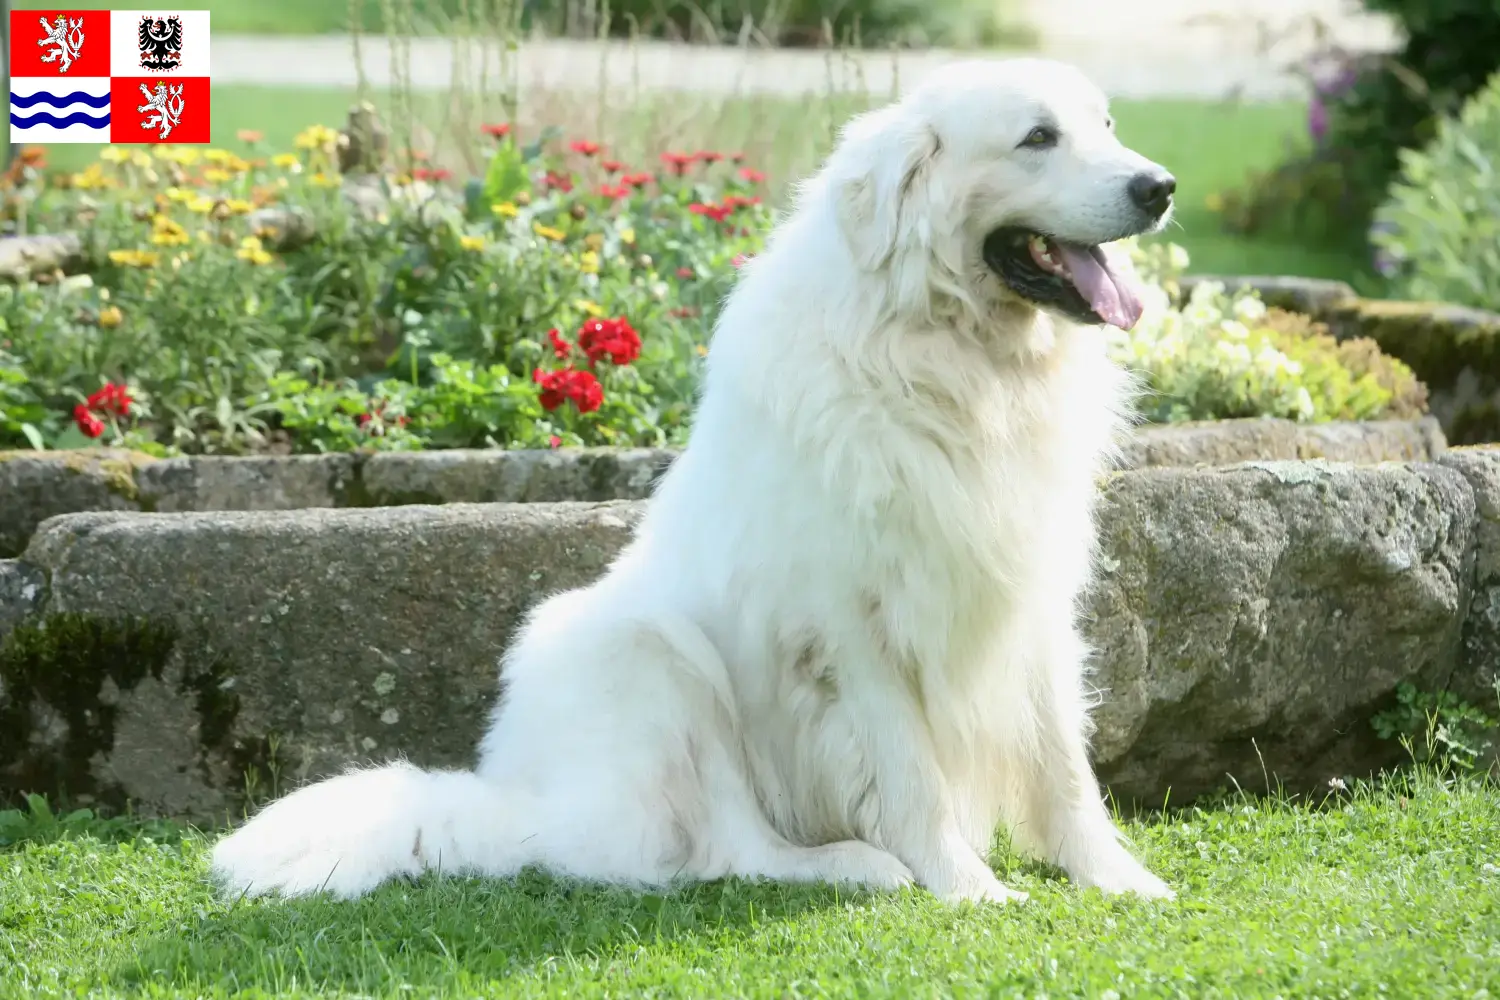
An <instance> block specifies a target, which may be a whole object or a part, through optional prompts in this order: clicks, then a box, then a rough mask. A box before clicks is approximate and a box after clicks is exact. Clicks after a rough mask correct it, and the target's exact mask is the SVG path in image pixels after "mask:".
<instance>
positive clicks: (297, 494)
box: [0, 419, 1445, 558]
mask: <svg viewBox="0 0 1500 1000" xmlns="http://www.w3.org/2000/svg"><path fill="white" fill-rule="evenodd" d="M1444 447H1445V442H1444V440H1443V435H1442V431H1441V430H1440V429H1439V427H1438V425H1437V421H1436V420H1433V419H1427V420H1421V421H1411V422H1408V421H1372V422H1367V423H1353V424H1312V425H1306V424H1295V423H1292V422H1290V421H1286V420H1225V421H1214V422H1207V423H1201V424H1179V425H1173V426H1166V427H1142V428H1140V429H1139V430H1138V431H1137V432H1136V433H1135V434H1134V435H1133V437H1132V438H1131V440H1130V442H1129V443H1128V445H1127V446H1126V449H1125V456H1124V465H1125V466H1126V467H1127V468H1144V467H1147V466H1158V465H1198V464H1204V465H1217V464H1223V463H1226V462H1239V461H1245V460H1247V459H1257V458H1264V459H1292V458H1329V459H1335V460H1340V461H1351V462H1379V461H1398V460H1417V459H1432V458H1435V457H1437V456H1438V455H1439V454H1441V453H1442V451H1443V449H1444ZM674 457H675V455H674V453H673V452H671V451H665V450H654V449H578V450H574V449H568V450H564V451H433V452H401V453H387V454H375V455H353V454H344V455H295V456H286V457H266V458H173V459H164V460H160V461H158V460H154V459H151V458H149V457H147V456H144V455H139V454H132V453H129V452H119V451H107V450H95V451H76V452H54V453H36V452H0V558H5V557H10V556H15V555H18V554H20V553H21V551H22V550H24V549H25V547H26V542H27V540H28V539H29V538H30V537H31V533H32V532H33V531H34V530H35V529H36V526H37V525H39V524H41V523H42V522H43V521H44V520H46V519H47V518H49V517H53V516H56V515H59V514H72V513H79V512H83V511H108V510H133V511H148V512H152V511H154V512H161V513H168V512H185V511H212V510H298V509H302V508H309V507H381V506H397V505H403V504H414V503H418V504H421V503H426V504H437V503H501V502H521V503H532V502H539V501H562V500H588V501H603V500H636V499H641V498H643V497H645V496H647V495H648V493H649V492H650V488H651V484H652V483H653V482H654V481H655V479H656V477H657V476H658V475H660V473H661V472H662V471H663V470H664V469H665V468H666V467H667V466H668V465H669V464H670V463H671V461H672V459H673V458H674Z"/></svg>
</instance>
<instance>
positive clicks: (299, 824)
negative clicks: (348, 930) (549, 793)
mask: <svg viewBox="0 0 1500 1000" xmlns="http://www.w3.org/2000/svg"><path fill="white" fill-rule="evenodd" d="M509 798H510V797H509V796H505V795H502V793H501V792H500V791H499V790H498V789H496V788H495V787H494V786H493V785H490V784H489V783H487V782H485V781H483V780H481V779H480V778H479V777H478V776H477V775H475V774H473V773H472V772H468V771H423V770H421V769H419V768H416V767H414V766H412V765H411V764H408V763H405V762H402V763H396V764H388V765H386V766H384V767H379V768H375V769H371V770H357V771H351V772H349V773H347V774H343V775H340V776H339V777H336V778H330V779H328V780H327V781H322V782H319V783H317V784H314V785H308V786H307V787H305V788H301V789H298V790H297V791H295V792H293V793H292V794H291V795H288V796H287V797H286V798H284V799H281V800H279V801H277V802H274V803H272V804H271V805H270V806H268V807H266V808H265V809H264V810H262V811H261V812H260V813H259V814H258V815H256V816H255V817H254V818H253V819H251V820H250V822H248V823H246V824H245V825H244V826H243V827H241V828H240V829H238V830H236V831H235V832H234V833H232V834H230V835H229V836H228V837H226V838H225V839H223V840H221V841H220V842H219V843H218V844H217V845H216V846H215V847H214V851H213V859H212V871H213V875H214V877H215V879H216V880H217V881H218V882H219V884H220V885H221V886H222V887H223V888H224V889H225V890H226V891H227V892H229V893H232V894H235V895H241V894H243V895H252V896H258V895H265V894H269V893H273V892H276V893H280V894H281V895H283V896H306V895H311V894H314V893H318V892H328V893H330V894H332V895H334V896H338V897H341V898H345V899H349V898H353V897H355V896H359V895H361V894H363V893H366V892H369V891H370V890H371V889H373V888H375V887H376V886H377V885H379V884H381V883H382V882H384V881H386V880H387V879H389V878H392V877H393V876H397V875H408V876H415V875H419V874H421V873H422V872H423V871H425V870H427V869H437V870H440V871H450V872H455V873H472V874H486V875H507V874H513V873H515V872H517V871H519V870H520V869H521V868H522V867H523V866H524V865H525V864H527V863H528V862H529V861H530V860H531V859H530V858H529V857H527V855H526V851H525V842H526V840H527V839H528V838H527V837H526V836H525V834H524V832H522V831H519V830H518V829H516V825H515V820H514V819H513V817H515V816H516V815H517V811H516V807H517V806H519V805H521V804H520V803H517V802H515V801H513V800H511V801H502V799H509ZM522 809H523V810H524V806H522ZM523 814H524V812H523Z"/></svg>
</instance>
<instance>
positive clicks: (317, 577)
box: [0, 457, 1496, 820]
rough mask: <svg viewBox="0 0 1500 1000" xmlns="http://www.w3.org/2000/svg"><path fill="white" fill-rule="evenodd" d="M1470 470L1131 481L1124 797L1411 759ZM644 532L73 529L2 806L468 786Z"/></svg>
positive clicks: (38, 630)
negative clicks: (560, 611)
mask: <svg viewBox="0 0 1500 1000" xmlns="http://www.w3.org/2000/svg"><path fill="white" fill-rule="evenodd" d="M1475 462H1477V460H1474V461H1471V459H1470V458H1468V457H1460V458H1458V459H1456V460H1450V462H1449V464H1450V465H1453V466H1454V467H1452V468H1445V467H1443V466H1439V465H1432V464H1415V465H1394V464H1392V465H1381V466H1375V467H1367V468H1360V467H1354V466H1343V465H1330V464H1327V463H1323V462H1282V463H1277V462H1267V463H1254V464H1251V465H1245V466H1239V467H1234V468H1229V469H1197V470H1187V469H1175V470H1169V469H1159V470H1146V471H1140V472H1126V473H1120V474H1117V475H1115V476H1113V477H1111V479H1110V481H1109V484H1108V486H1107V499H1108V501H1109V502H1108V503H1107V504H1106V507H1105V510H1104V513H1103V520H1102V528H1103V552H1102V556H1101V561H1100V565H1101V575H1100V578H1099V580H1098V582H1097V584H1096V586H1095V588H1094V589H1093V591H1092V593H1091V594H1090V597H1089V601H1088V608H1089V610H1090V612H1091V620H1090V624H1089V626H1088V630H1089V632H1090V636H1091V638H1092V640H1093V641H1094V643H1095V645H1096V647H1097V649H1098V651H1099V657H1098V670H1097V674H1096V677H1095V682H1096V683H1097V684H1098V685H1099V686H1100V687H1101V688H1102V689H1104V690H1105V691H1106V697H1105V700H1104V702H1103V704H1102V706H1101V707H1100V709H1099V710H1098V712H1097V720H1098V723H1099V730H1098V734H1097V737H1096V749H1097V757H1098V762H1099V767H1100V774H1101V776H1102V777H1103V778H1104V779H1106V780H1107V782H1108V783H1109V784H1110V787H1111V789H1112V790H1113V791H1114V792H1115V793H1116V795H1117V796H1119V797H1120V798H1121V799H1123V800H1125V801H1140V802H1143V803H1157V802H1160V801H1161V800H1162V799H1163V797H1164V796H1165V795H1166V794H1167V792H1168V789H1170V790H1171V797H1172V801H1174V802H1183V801H1186V800H1188V799H1191V798H1192V797H1193V796H1194V795H1197V794H1199V793H1202V792H1205V791H1209V790H1211V789H1214V788H1217V787H1220V786H1225V785H1228V784H1229V783H1230V781H1231V779H1232V780H1233V781H1237V782H1239V783H1240V784H1241V785H1244V786H1247V787H1253V788H1260V787H1262V781H1263V779H1262V777H1261V776H1262V773H1263V771H1262V768H1264V769H1265V770H1264V773H1265V774H1268V775H1269V776H1270V778H1271V780H1272V781H1281V782H1283V783H1285V784H1286V786H1287V787H1289V788H1298V789H1305V788H1308V787H1312V786H1315V785H1320V784H1322V783H1323V782H1326V781H1327V779H1329V778H1330V777H1334V776H1348V775H1353V774H1363V773H1367V772H1368V771H1369V770H1370V769H1372V768H1374V767H1378V766H1382V765H1385V764H1391V763H1396V762H1399V761H1400V760H1401V759H1402V753H1403V751H1402V750H1401V749H1400V747H1398V746H1396V745H1394V744H1391V743H1383V742H1380V741H1378V740H1377V739H1376V736H1375V733H1374V730H1373V728H1372V727H1371V725H1370V718H1371V716H1372V715H1373V714H1374V713H1375V712H1376V711H1379V710H1380V709H1382V708H1384V707H1386V706H1387V705H1388V704H1389V702H1390V699H1391V696H1392V692H1393V691H1394V689H1395V687H1396V685H1397V684H1398V683H1400V682H1401V681H1406V680H1410V681H1413V682H1414V683H1416V684H1417V685H1418V686H1420V687H1423V688H1425V689H1429V690H1431V689H1438V688H1442V687H1444V686H1445V685H1447V684H1448V683H1449V682H1450V679H1451V675H1452V674H1453V673H1454V670H1455V666H1456V665H1457V664H1458V663H1459V662H1460V660H1461V658H1462V657H1464V656H1467V657H1469V659H1468V660H1466V661H1464V662H1472V661H1473V657H1474V656H1476V655H1487V654H1483V653H1482V652H1481V653H1476V652H1475V649H1476V648H1477V647H1473V646H1471V647H1469V649H1468V651H1467V652H1461V650H1460V642H1461V639H1469V640H1473V639H1475V636H1476V633H1474V632H1473V631H1472V630H1471V631H1470V632H1467V633H1465V632H1464V631H1463V628H1464V614H1465V611H1466V610H1468V609H1469V608H1470V607H1471V606H1473V607H1479V606H1480V605H1478V604H1477V603H1475V602H1474V601H1473V600H1472V597H1473V593H1471V591H1472V590H1473V580H1474V566H1475V563H1474V558H1475V551H1476V550H1475V542H1476V527H1475V526H1476V524H1478V525H1479V528H1478V530H1479V531H1480V532H1481V533H1486V532H1488V533H1493V531H1494V529H1495V527H1496V525H1495V523H1494V519H1493V513H1491V514H1488V515H1484V517H1488V518H1489V519H1490V520H1488V521H1485V520H1478V521H1476V515H1475V498H1474V487H1472V486H1471V485H1470V483H1471V482H1475V481H1482V482H1483V483H1489V484H1491V485H1493V480H1492V479H1489V478H1485V477H1490V476H1493V475H1494V468H1493V467H1492V466H1483V467H1480V466H1478V465H1476V464H1475ZM1476 470H1478V471H1476ZM1476 476H1479V480H1476V478H1475V477H1476ZM1466 477H1467V478H1466ZM1486 488H1489V487H1486ZM1484 502H1485V503H1486V504H1490V506H1488V507H1485V508H1484V509H1485V510H1491V511H1492V509H1493V498H1491V499H1489V500H1486V501H1484ZM638 511H639V505H638V504H632V503H612V504H603V505H585V504H557V505H553V504H519V505H510V504H496V505H468V504H450V505H447V506H443V507H434V506H406V507H394V508H382V509H375V510H349V511H337V510H326V509H324V510H302V511H288V512H280V513H275V514H270V513H209V514H182V515H160V514H156V515H152V514H138V515H130V514H79V515H71V516H67V517H62V518H58V519H55V520H53V521H50V522H49V523H48V524H46V525H45V526H44V527H43V528H42V530H41V531H40V532H39V533H38V534H37V536H36V538H35V539H34V540H33V543H32V545H31V547H30V548H29V549H28V551H27V553H26V556H25V558H24V560H22V561H20V562H15V563H10V564H0V566H3V569H0V580H4V579H6V578H10V579H19V580H23V581H36V580H38V579H39V578H45V582H46V584H47V586H46V589H45V591H44V600H43V601H42V602H41V603H40V604H38V602H37V600H36V599H35V598H32V599H30V601H29V603H26V604H25V605H24V606H23V607H22V609H21V611H20V612H19V613H17V612H15V611H11V612H9V613H8V617H7V618H6V620H8V621H10V622H11V627H10V631H9V634H8V636H3V637H0V685H3V690H0V794H6V793H14V792H16V791H19V790H22V789H26V790H41V791H48V792H53V793H56V792H59V791H66V792H69V793H71V794H73V795H74V796H75V797H76V796H77V795H80V794H82V795H89V796H95V797H98V798H100V799H102V800H104V801H106V802H109V803H114V804H118V803H120V802H123V801H125V800H127V799H128V800H132V801H133V802H134V803H135V804H136V806H137V807H138V808H140V809H142V810H145V811H151V812H165V813H171V814H175V815H181V816H185V817H188V818H193V819H205V820H213V819H218V818H222V816H223V815H224V813H225V811H226V810H227V811H230V812H233V811H234V810H236V809H237V808H238V807H239V805H240V804H241V799H242V797H243V796H244V794H245V791H246V786H247V780H248V781H249V783H250V785H251V787H252V790H258V791H262V792H264V791H269V790H271V786H273V785H274V786H277V787H278V788H281V787H285V786H286V785H288V784H291V783H296V782H299V781H301V780H303V779H306V778H311V777H317V776H320V775H324V774H328V773H331V772H334V771H337V770H339V769H340V768H341V767H342V766H344V765H345V764H347V763H348V762H351V761H358V760H368V759H383V758H387V757H389V756H391V755H394V754H397V753H404V754H407V755H409V756H410V757H411V758H412V759H413V760H415V761H416V762H418V763H421V764H427V765H463V764H465V763H467V762H469V761H470V760H471V754H472V752H473V748H474V744H475V741H476V739H477V737H478V736H479V734H480V732H481V729H482V725H483V720H484V717H485V715H486V712H487V709H488V707H489V705H490V704H491V702H492V700H493V698H494V696H495V693H496V676H495V672H496V666H495V664H496V661H497V659H498V656H499V654H500V652H501V650H502V649H503V647H504V645H505V643H506V642H507V641H508V639H509V637H510V636H511V635H512V634H513V630H514V628H515V627H516V626H517V624H518V623H519V621H520V620H521V616H522V614H523V613H524V611H525V610H526V609H527V608H529V607H530V606H532V605H534V603H535V602H536V601H538V600H539V599H541V598H542V597H543V596H544V595H546V594H548V593H551V592H555V591H556V590H558V589H562V588H567V587H573V586H577V585H580V584H583V583H586V582H588V581H590V580H592V579H594V578H595V577H596V576H597V575H598V574H599V573H600V572H601V571H602V570H603V568H604V567H605V566H606V565H607V563H608V562H609V560H610V559H611V558H612V556H613V555H614V554H615V553H616V552H617V551H618V550H619V548H620V547H621V546H622V545H623V544H624V542H625V541H626V539H627V537H628V534H629V525H630V524H631V523H632V522H633V520H634V518H635V517H636V516H637V514H638ZM1484 537H1485V538H1489V534H1485V535H1484ZM1486 565H1488V564H1486ZM23 585H24V584H23ZM15 589H16V588H15V587H14V586H11V587H9V588H8V589H7V588H6V587H5V586H4V585H3V584H0V595H4V594H6V593H10V592H13V591H14V590H15ZM3 600H4V598H3V596H0V602H3ZM0 606H3V603H0ZM0 614H6V613H4V612H0ZM1486 635H1489V636H1490V637H1491V638H1490V639H1486V638H1485V637H1484V636H1479V639H1480V640H1482V641H1491V640H1492V638H1493V633H1487V634H1486ZM247 776H248V779H247Z"/></svg>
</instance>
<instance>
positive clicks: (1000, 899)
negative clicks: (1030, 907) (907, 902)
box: [928, 857, 1031, 903]
mask: <svg viewBox="0 0 1500 1000" xmlns="http://www.w3.org/2000/svg"><path fill="white" fill-rule="evenodd" d="M928 889H929V890H931V892H932V894H933V895H935V896H937V897H938V898H939V899H941V900H943V902H945V903H1024V902H1026V901H1027V900H1028V899H1030V898H1031V897H1030V896H1028V895H1027V894H1026V893H1024V892H1019V891H1017V890H1015V889H1012V888H1010V887H1009V886H1008V885H1006V884H1005V883H1004V882H1001V881H1000V880H999V879H998V878H996V877H995V873H994V872H993V871H992V870H991V869H990V866H989V865H987V864H985V863H984V862H982V861H980V860H979V859H978V857H975V859H974V861H973V863H971V864H964V865H962V866H961V867H959V868H958V870H957V872H956V873H955V874H954V875H953V876H952V877H950V878H948V879H945V880H943V881H942V882H939V883H936V884H929V885H928Z"/></svg>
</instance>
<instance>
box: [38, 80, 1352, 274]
mask: <svg viewBox="0 0 1500 1000" xmlns="http://www.w3.org/2000/svg"><path fill="white" fill-rule="evenodd" d="M352 100H353V95H352V94H351V93H350V92H348V91H344V90H329V89H324V90H317V89H312V90H305V89H298V90H290V91H289V90H284V89H280V88H275V87H247V86H216V87H215V88H214V91H213V118H214V142H215V143H216V144H219V145H224V146H229V147H231V148H238V146H237V144H236V140H235V133H236V132H237V131H238V130H240V129H247V128H248V129H255V130H258V131H261V132H263V133H265V136H266V142H267V145H268V146H269V147H270V148H273V149H284V148H288V147H289V146H290V143H291V139H292V136H293V135H295V134H296V133H297V132H298V131H300V130H301V129H302V128H304V127H306V126H307V125H311V124H314V123H323V124H328V125H333V126H338V125H340V124H342V122H343V121H344V117H345V114H346V113H347V111H348V108H349V105H350V103H351V101H352ZM600 100H601V98H600V97H599V96H598V95H594V94H570V95H556V94H551V95H537V96H536V97H534V98H532V99H529V100H528V101H527V103H526V104H524V105H523V107H522V118H523V119H525V120H526V123H527V124H532V125H538V124H558V125H561V126H562V127H564V128H565V130H566V131H567V132H568V133H569V134H571V135H587V136H590V137H592V138H596V139H601V140H603V141H604V142H606V143H607V144H609V145H610V146H611V147H612V148H613V149H614V151H615V152H616V154H617V155H621V156H622V158H625V159H628V160H635V161H637V162H642V163H654V162H655V157H656V154H657V153H659V152H660V151H662V150H665V149H669V148H696V147H705V146H708V147H714V148H718V149H725V150H727V149H742V150H745V151H747V152H748V153H749V154H750V157H751V161H752V162H753V163H755V164H756V165H757V166H759V167H761V168H762V169H764V170H765V171H766V172H767V173H768V174H769V175H770V176H771V178H772V181H773V184H776V185H777V186H778V187H779V189H780V190H781V191H782V192H784V190H785V186H786V183H787V182H788V181H790V180H792V179H794V178H796V177H798V176H801V175H803V174H805V173H806V172H808V171H810V170H812V169H813V168H815V166H816V164H817V163H818V161H819V160H820V159H821V158H822V157H823V156H824V155H825V154H826V152H827V150H828V148H829V145H830V144H831V142H832V136H833V133H834V130H835V129H836V127H837V126H838V124H839V123H841V122H842V121H844V120H845V119H846V118H847V117H848V116H849V115H850V114H852V113H854V112H855V111H857V110H858V109H859V108H860V107H861V106H862V105H866V104H868V103H869V98H866V97H864V96H862V95H856V94H848V95H839V96H835V97H833V98H822V99H819V100H816V101H814V102H812V106H811V107H809V106H808V105H805V104H791V103H788V102H786V101H783V100H779V99H775V100H773V99H769V98H755V97H749V96H746V97H740V98H736V99H733V100H731V101H727V102H725V101H718V100H714V101H709V100H705V99H697V100H696V101H695V99H693V98H691V97H684V96H682V95H672V96H671V97H669V98H663V97H659V96H647V97H635V98H632V97H630V96H629V95H626V96H624V97H623V98H619V97H617V98H612V100H613V101H615V102H616V103H615V104H614V105H613V106H610V107H601V106H600V103H599V102H600ZM376 101H377V103H383V104H387V105H389V100H388V99H387V98H386V95H384V94H377V95H376ZM456 103H457V102H455V101H453V100H452V98H451V97H450V96H448V95H426V96H422V97H420V98H419V99H418V102H417V105H416V106H417V109H418V110H417V112H416V114H415V115H414V116H413V117H414V118H415V120H416V122H417V123H418V126H417V128H418V131H419V132H422V133H424V135H422V136H421V137H419V138H418V140H417V145H419V146H422V147H424V148H433V147H434V146H436V147H437V148H439V150H441V149H443V148H456V146H457V144H456V143H455V142H453V141H452V140H453V139H454V138H455V137H456V136H459V135H464V136H472V135H474V134H476V126H477V123H470V124H460V122H459V119H461V118H463V117H464V115H465V114H466V113H467V114H468V115H469V117H472V116H473V115H474V114H475V113H476V112H473V111H472V110H471V109H470V110H467V112H466V111H465V110H464V109H459V110H455V104H456ZM1115 111H1116V117H1117V119H1118V122H1119V126H1118V127H1119V132H1120V135H1121V136H1122V138H1123V139H1124V140H1125V141H1126V142H1127V143H1129V144H1130V145H1132V146H1133V147H1135V148H1136V149H1139V150H1140V151H1141V152H1142V153H1144V154H1145V155H1147V156H1150V157H1152V158H1153V159H1156V160H1157V161H1159V162H1160V163H1162V164H1164V165H1165V166H1166V167H1168V169H1170V170H1172V172H1173V173H1175V174H1176V175H1177V178H1178V185H1179V186H1178V211H1177V215H1176V220H1177V221H1176V224H1175V226H1174V227H1173V228H1172V229H1170V230H1169V231H1168V232H1167V233H1166V234H1165V238H1167V239H1171V240H1173V241H1175V242H1177V243H1180V244H1182V245H1183V246H1185V247H1186V248H1187V249H1188V251H1189V253H1190V254H1191V256H1192V260H1193V270H1195V271H1198V272H1202V273H1239V274H1246V273H1259V274H1301V275H1307V276H1315V277H1332V278H1343V279H1346V280H1349V279H1353V278H1356V277H1357V276H1358V275H1360V274H1361V272H1362V271H1363V270H1364V269H1363V267H1362V266H1361V264H1360V262H1358V261H1354V260H1351V259H1350V258H1349V257H1348V256H1347V255H1345V254H1342V253H1339V252H1336V251H1329V250H1322V249H1318V248H1309V247H1306V246H1302V245H1300V244H1296V243H1286V242H1276V241H1274V240H1263V239H1246V238H1243V237H1237V236H1233V235H1230V234H1227V233H1225V232H1224V231H1223V229H1222V227H1221V226H1220V224H1219V219H1218V217H1217V216H1216V215H1215V214H1214V213H1213V212H1211V211H1210V210H1209V208H1208V207H1207V202H1208V200H1209V199H1210V197H1211V196H1212V195H1214V194H1215V193H1217V192H1221V191H1224V190H1226V189H1228V188H1232V187H1235V186H1237V185H1239V184H1240V183H1241V182H1242V181H1243V180H1244V178H1245V177H1246V174H1247V172H1248V171H1250V170H1252V169H1256V168H1264V167H1269V166H1271V165H1272V164H1274V163H1276V162H1278V161H1279V160H1280V159H1281V158H1282V157H1284V156H1285V155H1286V151H1287V148H1288V144H1289V143H1291V142H1295V141H1297V140H1298V139H1300V138H1301V136H1302V135H1303V133H1304V125H1303V122H1304V109H1303V107H1302V106H1301V105H1300V104H1296V103H1276V104H1247V105H1230V104H1217V103H1210V102H1202V101H1122V102H1119V103H1118V104H1117V105H1116V108H1115ZM480 117H481V118H483V116H482V115H481V116H480ZM445 143H446V147H445ZM49 155H50V158H51V160H52V162H53V163H54V164H57V165H59V166H67V167H70V168H72V169H77V168H79V167H81V166H82V165H83V164H84V163H86V162H87V161H88V160H90V159H92V158H93V157H94V156H95V155H97V147H92V146H53V147H51V149H50V152H49ZM454 167H455V172H458V173H460V174H463V173H465V172H466V168H465V165H464V164H461V163H455V164H454Z"/></svg>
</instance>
